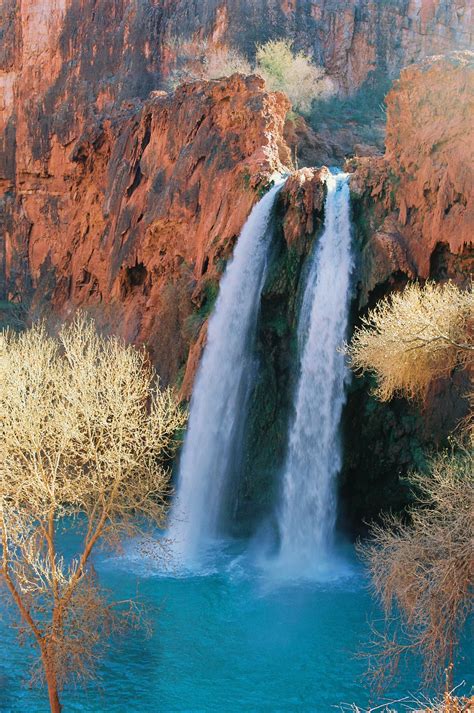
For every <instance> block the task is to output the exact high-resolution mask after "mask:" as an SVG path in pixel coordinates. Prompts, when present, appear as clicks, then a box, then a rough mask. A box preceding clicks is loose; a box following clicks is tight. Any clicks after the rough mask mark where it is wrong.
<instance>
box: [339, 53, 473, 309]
mask: <svg viewBox="0 0 474 713" xmlns="http://www.w3.org/2000/svg"><path fill="white" fill-rule="evenodd" d="M473 115H474V53H473V52H470V51H464V52H453V53H451V54H449V55H445V56H440V57H433V58H430V59H427V60H425V61H423V62H422V63H421V64H419V65H416V66H413V67H408V68H407V69H405V70H403V72H402V74H401V77H400V79H399V80H398V81H397V82H395V84H394V86H393V88H392V90H391V91H390V93H389V94H388V96H387V148H386V153H385V156H384V157H382V158H366V159H354V160H352V161H351V162H350V163H349V170H354V169H355V172H354V175H353V176H352V178H351V190H352V193H353V196H354V199H355V203H356V211H358V215H359V221H358V227H359V234H360V239H361V241H362V242H363V249H362V272H361V291H362V292H361V304H365V303H366V302H367V301H368V299H369V294H370V292H371V291H372V290H373V289H375V288H376V286H377V285H380V284H383V283H384V282H385V281H386V280H388V279H389V278H390V276H391V275H402V276H404V277H405V278H407V279H412V278H414V277H415V276H417V277H420V278H422V279H426V278H428V277H432V278H434V279H442V278H443V277H451V278H453V279H457V280H458V281H460V282H464V281H465V280H466V278H467V277H468V276H469V274H470V273H472V269H473V267H474V262H473V252H472V243H473V235H474V172H473V170H472V166H473V165H474V138H473V132H472V117H473ZM359 201H361V203H360V204H358V202H359Z"/></svg>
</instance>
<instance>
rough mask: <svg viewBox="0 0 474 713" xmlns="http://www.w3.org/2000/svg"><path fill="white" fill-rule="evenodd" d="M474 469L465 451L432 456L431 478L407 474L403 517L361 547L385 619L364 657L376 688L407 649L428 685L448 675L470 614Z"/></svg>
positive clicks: (386, 522) (376, 530)
mask: <svg viewBox="0 0 474 713" xmlns="http://www.w3.org/2000/svg"><path fill="white" fill-rule="evenodd" d="M473 466H474V459H473V457H472V454H470V453H469V452H467V451H464V450H462V449H461V450H458V451H457V452H446V453H442V454H441V455H439V456H438V457H436V458H434V459H433V460H432V461H431V467H430V472H429V473H428V474H425V473H424V474H418V473H417V474H413V475H411V477H410V481H411V484H412V486H413V488H414V492H415V504H414V505H413V506H412V507H411V508H410V509H409V511H408V513H407V515H406V517H404V518H402V517H399V516H393V515H385V516H384V517H383V518H382V521H381V523H379V524H375V525H373V526H372V529H371V538H370V540H368V541H367V542H365V543H363V544H362V545H360V548H359V549H360V552H361V553H362V556H363V558H364V559H365V561H366V563H367V565H368V568H369V572H370V575H371V581H372V586H373V589H374V592H375V595H376V597H377V598H378V600H379V601H380V603H381V605H382V608H383V611H384V614H385V624H386V626H385V630H384V631H383V632H377V635H376V638H375V640H374V647H373V650H372V651H371V652H370V654H369V657H370V672H371V674H372V675H373V677H374V679H375V680H376V681H377V682H378V683H385V682H387V681H389V680H390V679H391V677H392V676H393V675H394V673H395V672H396V670H397V667H398V664H399V661H400V658H401V657H403V656H404V655H406V654H407V653H409V652H412V653H415V654H416V655H421V657H422V658H423V663H424V672H425V680H426V681H433V680H436V679H439V678H440V676H441V675H442V674H443V671H445V670H448V671H449V672H451V670H452V667H453V665H454V659H455V653H456V647H457V645H458V642H459V637H460V634H461V632H462V629H463V626H464V624H465V622H466V620H467V618H468V616H469V615H470V613H471V612H472V601H473V600H472V594H473V585H474V561H473V554H472V542H473V538H474V508H473V503H474V482H473V478H472V473H473ZM451 685H452V681H451V680H450V681H449V686H451Z"/></svg>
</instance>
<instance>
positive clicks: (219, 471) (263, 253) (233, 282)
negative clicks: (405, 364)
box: [168, 179, 284, 560]
mask: <svg viewBox="0 0 474 713" xmlns="http://www.w3.org/2000/svg"><path fill="white" fill-rule="evenodd" d="M283 182H284V181H283V179H280V180H279V181H278V182H277V184H276V185H275V186H274V187H273V188H272V189H271V190H270V191H269V192H268V193H267V194H266V195H265V196H264V197H263V198H262V199H261V200H260V201H259V203H257V205H256V206H254V208H253V210H252V212H251V213H250V216H249V218H248V220H247V222H246V223H245V225H244V227H243V229H242V232H241V234H240V237H239V239H238V242H237V245H236V247H235V250H234V255H233V258H232V261H231V262H230V263H229V264H228V266H227V269H226V272H225V274H224V276H223V278H222V280H221V283H220V288H219V295H218V298H217V302H216V306H215V310H214V312H213V314H212V317H211V319H210V321H209V328H208V333H207V343H206V347H205V349H204V354H203V357H202V360H201V364H200V366H199V370H198V373H197V376H196V382H195V385H194V390H193V395H192V399H191V406H190V417H189V425H188V430H187V433H186V438H185V442H184V446H183V451H182V455H181V461H180V467H179V474H178V487H177V496H176V500H175V503H174V506H173V510H172V513H171V524H170V529H169V531H168V537H169V538H170V539H171V540H172V541H173V543H174V549H175V551H177V552H178V553H180V554H181V556H183V557H184V558H185V559H188V560H189V559H192V558H193V556H195V555H196V554H197V553H198V552H199V551H200V550H201V549H202V548H203V547H205V545H206V543H208V542H209V541H212V539H214V538H215V537H216V536H217V535H218V534H219V532H220V529H221V527H222V524H223V521H224V520H225V517H226V514H227V513H228V509H229V496H230V492H229V490H230V484H231V481H232V475H233V474H234V473H235V472H236V471H237V470H238V458H239V453H240V451H241V445H242V436H243V427H244V424H245V416H246V406H247V401H248V395H249V390H250V387H251V384H252V378H253V375H254V372H255V366H256V364H255V357H254V351H253V346H254V338H255V329H256V323H257V315H258V305H259V302H260V293H261V290H262V287H263V282H264V277H265V267H266V258H267V253H268V248H269V245H270V240H271V220H270V219H271V213H272V207H273V204H274V202H275V199H276V196H277V193H278V191H279V190H280V188H281V187H282V185H283Z"/></svg>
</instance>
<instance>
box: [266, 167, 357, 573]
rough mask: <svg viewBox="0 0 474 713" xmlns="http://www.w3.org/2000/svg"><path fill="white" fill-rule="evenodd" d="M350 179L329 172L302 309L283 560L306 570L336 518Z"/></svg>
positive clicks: (324, 548)
mask: <svg viewBox="0 0 474 713" xmlns="http://www.w3.org/2000/svg"><path fill="white" fill-rule="evenodd" d="M348 181H349V177H348V175H347V174H344V173H338V174H330V175H328V177H327V180H326V184H327V196H326V204H325V223H324V230H323V234H322V235H321V238H320V239H319V242H318V245H317V247H316V250H315V253H314V257H313V261H312V265H311V268H310V271H309V274H308V278H307V283H306V288H305V293H304V297H303V302H302V307H301V313H300V317H299V334H298V337H299V344H300V355H301V357H300V374H299V382H298V386H297V390H296V394H295V416H294V420H293V422H292V425H291V429H290V435H289V443H288V454H287V460H286V464H285V471H284V478H283V492H282V499H281V504H280V509H279V513H278V522H279V530H280V553H279V558H278V563H279V566H281V567H282V568H283V569H284V570H285V571H288V572H289V573H291V574H297V575H302V576H304V575H307V574H308V573H310V571H311V569H312V568H314V567H316V568H317V567H318V564H321V563H322V562H324V560H325V559H326V557H327V555H328V553H329V549H330V546H331V542H332V539H333V532H334V526H335V518H336V503H335V480H336V477H337V474H338V472H339V470H340V468H341V445H340V442H339V425H340V419H341V414H342V408H343V405H344V402H345V380H346V373H347V372H346V367H345V363H344V356H343V354H341V352H340V351H339V349H338V348H339V347H340V346H341V345H342V343H343V341H344V338H345V336H346V329H347V322H348V313H349V292H350V275H351V270H352V256H351V226H350V203H349V182H348Z"/></svg>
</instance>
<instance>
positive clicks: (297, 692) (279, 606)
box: [0, 547, 469, 713]
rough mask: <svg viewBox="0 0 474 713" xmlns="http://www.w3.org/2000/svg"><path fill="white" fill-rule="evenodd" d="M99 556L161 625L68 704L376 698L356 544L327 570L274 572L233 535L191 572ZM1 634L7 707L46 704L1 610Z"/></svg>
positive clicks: (118, 587) (113, 658)
mask: <svg viewBox="0 0 474 713" xmlns="http://www.w3.org/2000/svg"><path fill="white" fill-rule="evenodd" d="M95 565H96V568H97V571H98V573H99V576H100V579H101V581H102V582H103V584H105V585H106V586H107V587H109V588H110V589H112V590H113V591H114V594H115V595H116V596H118V597H124V596H130V595H135V594H136V591H137V584H138V592H139V594H140V596H141V597H142V598H143V599H144V600H145V602H146V603H147V605H148V606H149V608H150V614H151V615H152V617H153V620H154V631H153V635H152V637H151V638H148V639H146V638H144V636H143V635H141V634H138V635H137V634H132V635H130V636H127V638H126V639H121V640H119V641H117V642H114V644H113V646H112V647H110V648H109V650H108V651H107V653H106V656H105V659H104V661H103V663H102V664H101V665H100V669H99V682H98V684H94V685H90V686H89V687H88V689H87V690H86V691H83V690H75V691H74V690H73V691H67V692H65V693H64V695H63V701H64V711H65V712H66V713H67V712H68V711H71V712H72V711H77V712H79V711H80V712H81V713H84V712H85V711H87V712H89V711H90V712H91V713H92V712H93V713H102V712H103V713H106V712H109V711H110V712H113V713H122V712H125V711H127V712H129V711H143V712H146V713H152V712H153V713H154V712H157V711H160V712H161V711H164V712H167V711H170V712H171V711H180V712H185V711H189V712H191V711H193V712H194V711H196V712H198V711H205V712H208V711H219V712H220V711H225V712H228V713H232V712H233V711H249V712H251V711H256V712H257V711H261V712H263V711H268V712H270V711H272V712H273V711H275V712H277V711H308V712H309V711H316V712H320V711H321V712H323V711H330V710H337V706H338V704H340V703H342V702H354V701H356V702H358V704H360V705H365V704H367V703H368V701H369V694H368V691H367V687H366V685H365V684H364V681H363V680H361V675H362V673H363V671H364V667H365V663H364V662H363V661H362V660H360V659H357V658H354V654H355V653H356V652H357V651H358V650H360V649H361V648H362V647H363V645H364V642H365V641H366V640H367V635H368V626H367V619H368V618H370V616H372V615H373V613H374V610H373V605H372V603H371V600H370V597H369V594H368V591H367V589H366V582H365V579H364V576H363V573H362V571H361V570H360V568H359V566H358V565H357V563H356V562H355V560H354V559H353V556H352V554H351V553H350V552H349V553H347V552H346V553H345V555H344V559H343V560H342V562H341V563H340V564H339V565H338V567H337V569H336V571H335V572H333V573H332V576H331V577H329V578H326V581H320V582H299V583H294V582H293V583H290V582H286V583H281V582H278V581H276V580H275V579H274V577H273V576H272V574H271V572H268V571H267V570H266V569H265V568H263V569H262V568H261V567H257V566H256V565H255V564H253V563H252V561H251V560H250V559H249V558H248V557H246V556H244V555H243V554H240V555H239V553H238V551H236V548H235V547H231V548H230V551H227V552H221V553H219V554H218V555H217V556H216V558H215V559H214V560H213V562H212V564H211V565H210V566H209V567H208V568H207V569H206V570H205V571H204V572H202V573H200V574H194V575H193V574H190V573H188V574H187V575H186V574H182V573H181V574H180V573H179V572H172V573H170V572H168V573H163V571H160V568H159V567H158V566H153V565H150V562H149V561H143V559H141V558H140V557H130V556H128V555H124V556H122V557H106V556H103V555H99V556H98V557H96V560H95ZM0 636H1V641H2V659H1V663H0V710H1V711H5V712H12V713H13V712H15V713H17V712H20V711H21V713H24V712H25V711H28V713H42V712H43V711H47V710H48V707H47V704H46V703H47V701H46V696H45V692H44V691H42V690H36V689H33V690H32V689H28V688H26V687H25V685H24V681H25V678H26V676H27V671H26V666H25V656H26V652H25V650H24V649H22V648H19V647H18V645H17V642H16V640H15V638H14V634H13V632H12V631H11V629H10V628H9V627H8V622H7V621H5V620H4V621H3V622H0ZM468 663H469V662H464V663H463V664H462V668H461V670H459V671H458V674H459V676H464V677H466V676H467V672H468V670H469V668H468ZM408 689H411V690H415V689H416V676H415V673H414V672H412V673H411V674H410V673H407V674H406V675H405V676H404V678H403V680H402V681H401V682H400V684H399V687H398V691H399V692H404V693H406V691H407V690H408ZM391 693H392V694H393V695H395V694H396V693H397V691H396V690H394V691H392V692H391ZM389 695H390V692H389ZM334 706H336V708H334Z"/></svg>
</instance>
